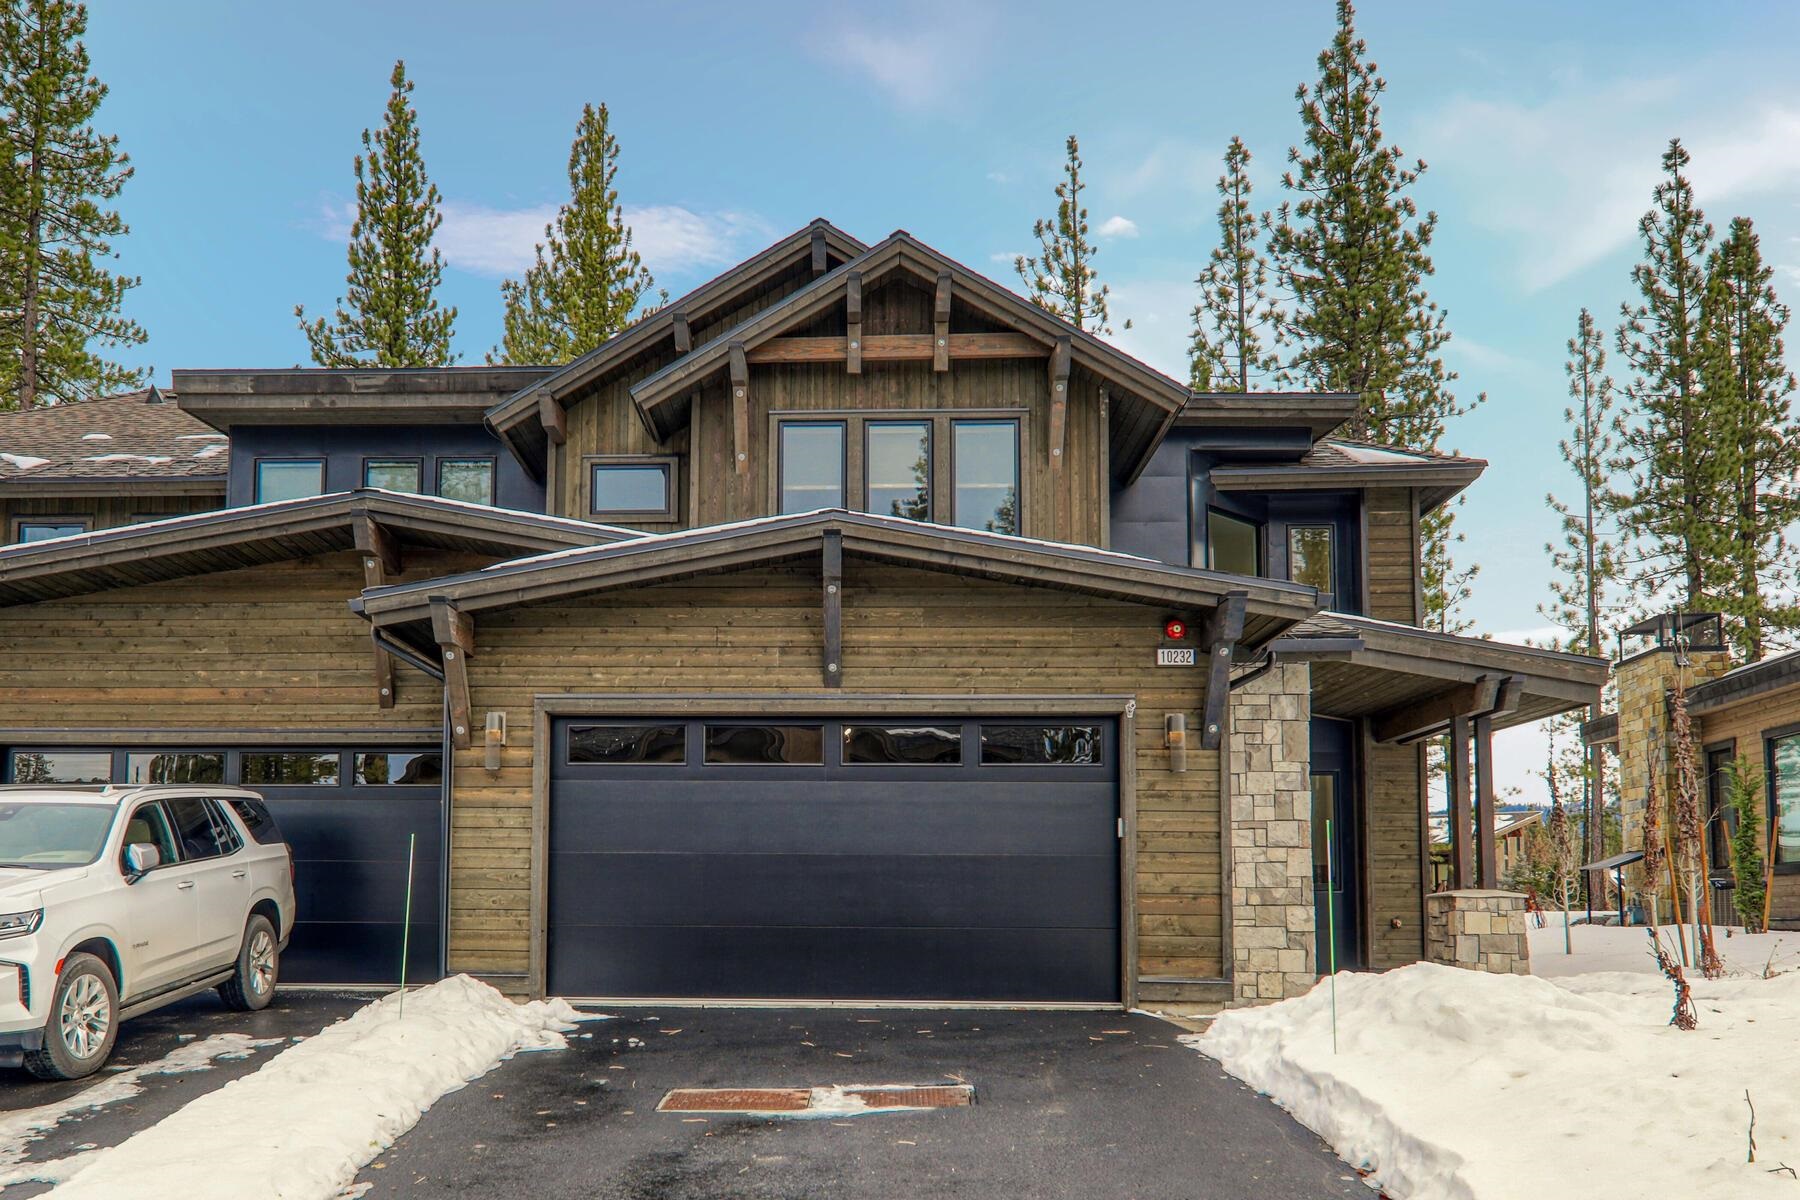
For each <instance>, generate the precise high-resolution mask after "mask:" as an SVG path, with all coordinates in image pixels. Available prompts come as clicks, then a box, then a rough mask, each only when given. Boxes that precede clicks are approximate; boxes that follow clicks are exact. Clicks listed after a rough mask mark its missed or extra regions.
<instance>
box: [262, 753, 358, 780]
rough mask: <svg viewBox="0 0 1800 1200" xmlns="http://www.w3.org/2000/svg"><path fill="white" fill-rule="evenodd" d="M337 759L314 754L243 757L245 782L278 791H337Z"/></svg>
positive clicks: (331, 755) (327, 755) (334, 755)
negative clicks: (291, 788)
mask: <svg viewBox="0 0 1800 1200" xmlns="http://www.w3.org/2000/svg"><path fill="white" fill-rule="evenodd" d="M337 781H338V756H337V755H336V754H335V753H333V754H320V753H317V752H314V751H311V750H305V751H299V752H280V753H274V754H246V755H244V782H245V783H247V784H249V785H250V786H252V787H254V786H256V785H257V784H263V785H265V786H279V787H336V786H337Z"/></svg>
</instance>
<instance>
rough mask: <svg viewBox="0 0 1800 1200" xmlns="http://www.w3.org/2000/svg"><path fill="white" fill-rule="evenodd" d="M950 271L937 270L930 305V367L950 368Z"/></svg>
mask: <svg viewBox="0 0 1800 1200" xmlns="http://www.w3.org/2000/svg"><path fill="white" fill-rule="evenodd" d="M950 278H951V276H950V272H948V271H939V272H938V277H937V299H936V301H935V302H934V303H933V305H932V309H931V320H932V332H931V369H932V370H933V371H948V370H949V369H950V289H951V283H950Z"/></svg>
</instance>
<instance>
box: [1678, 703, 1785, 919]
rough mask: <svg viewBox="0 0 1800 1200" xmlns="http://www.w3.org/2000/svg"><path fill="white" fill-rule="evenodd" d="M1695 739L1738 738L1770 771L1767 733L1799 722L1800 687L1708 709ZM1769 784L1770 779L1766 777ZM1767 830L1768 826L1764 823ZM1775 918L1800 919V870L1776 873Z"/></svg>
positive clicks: (1771, 909)
mask: <svg viewBox="0 0 1800 1200" xmlns="http://www.w3.org/2000/svg"><path fill="white" fill-rule="evenodd" d="M1696 724H1697V725H1698V726H1699V728H1698V729H1697V730H1696V731H1695V741H1696V742H1698V743H1699V744H1700V745H1702V746H1714V745H1717V744H1718V743H1720V742H1736V743H1737V746H1736V750H1737V753H1739V754H1747V755H1749V756H1750V760H1751V761H1752V762H1754V763H1755V764H1756V767H1757V769H1758V770H1759V771H1763V772H1765V773H1766V772H1767V771H1768V755H1767V753H1766V746H1765V742H1764V737H1765V735H1766V734H1767V733H1769V732H1772V731H1774V730H1776V729H1782V728H1785V727H1790V726H1794V725H1800V687H1794V688H1787V689H1784V690H1782V691H1779V692H1772V693H1766V694H1764V695H1761V696H1752V697H1750V698H1749V699H1747V700H1744V701H1742V702H1740V703H1738V704H1734V705H1732V706H1730V707H1729V708H1725V709H1721V710H1719V711H1718V712H1710V713H1706V714H1704V715H1703V716H1701V717H1700V718H1699V720H1698V721H1697V722H1696ZM1764 786H1765V787H1767V780H1766V779H1765V781H1764ZM1763 828H1764V832H1765V833H1766V832H1767V830H1768V826H1767V825H1766V824H1765V825H1764V827H1763ZM1769 914H1770V917H1771V918H1772V919H1773V920H1776V921H1783V922H1791V921H1800V874H1785V873H1777V874H1776V876H1775V886H1774V897H1773V899H1772V900H1771V902H1770V905H1769Z"/></svg>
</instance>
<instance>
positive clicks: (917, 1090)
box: [844, 1084, 975, 1108]
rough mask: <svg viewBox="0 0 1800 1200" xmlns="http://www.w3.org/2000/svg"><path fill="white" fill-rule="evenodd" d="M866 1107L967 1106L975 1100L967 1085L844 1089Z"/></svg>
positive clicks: (973, 1091) (972, 1090)
mask: <svg viewBox="0 0 1800 1200" xmlns="http://www.w3.org/2000/svg"><path fill="white" fill-rule="evenodd" d="M844 1095H846V1096H855V1097H856V1098H857V1099H859V1100H861V1101H862V1102H863V1103H864V1104H866V1105H868V1106H869V1107H870V1108H967V1107H968V1106H969V1105H971V1104H973V1103H975V1089H974V1088H972V1087H970V1086H968V1085H967V1084H952V1085H948V1086H944V1087H933V1086H923V1087H868V1088H845V1089H844Z"/></svg>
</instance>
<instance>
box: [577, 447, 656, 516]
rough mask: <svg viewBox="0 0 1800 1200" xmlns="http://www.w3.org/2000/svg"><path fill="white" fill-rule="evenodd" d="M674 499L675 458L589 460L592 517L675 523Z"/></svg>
mask: <svg viewBox="0 0 1800 1200" xmlns="http://www.w3.org/2000/svg"><path fill="white" fill-rule="evenodd" d="M675 496H676V492H675V460H674V459H673V458H663V457H653V456H649V455H644V456H638V457H613V458H593V459H589V460H588V511H589V513H590V514H591V515H593V516H596V517H617V518H622V519H625V520H631V519H634V518H635V519H636V520H640V521H646V520H660V521H673V520H675V517H676V513H675Z"/></svg>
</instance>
